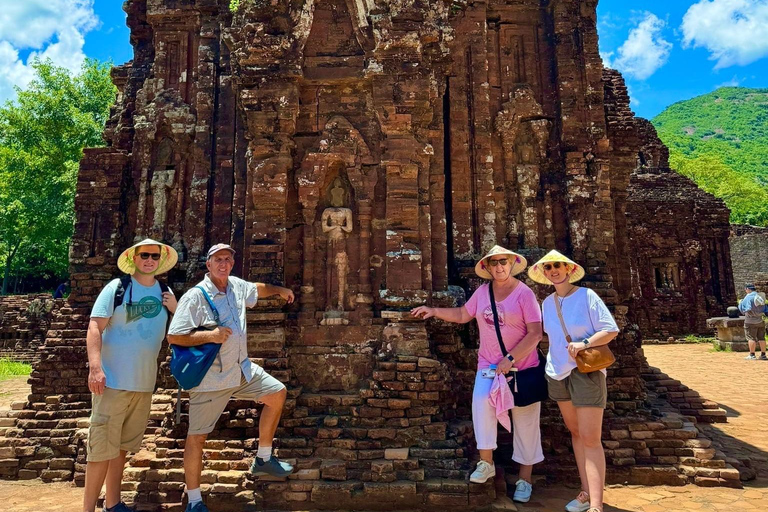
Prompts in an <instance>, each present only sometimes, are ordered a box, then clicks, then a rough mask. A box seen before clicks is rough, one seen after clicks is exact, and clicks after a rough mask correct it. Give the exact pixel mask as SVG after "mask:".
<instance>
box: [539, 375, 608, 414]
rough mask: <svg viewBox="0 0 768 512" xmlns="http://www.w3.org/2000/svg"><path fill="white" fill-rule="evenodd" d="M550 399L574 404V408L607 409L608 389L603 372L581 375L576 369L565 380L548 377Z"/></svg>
mask: <svg viewBox="0 0 768 512" xmlns="http://www.w3.org/2000/svg"><path fill="white" fill-rule="evenodd" d="M547 389H548V391H549V398H551V399H552V400H554V401H555V402H568V401H570V402H573V406H574V407H601V408H603V409H605V404H606V402H607V400H608V387H607V386H606V383H605V374H604V373H603V372H602V371H597V372H590V373H581V372H580V371H579V370H578V369H576V368H574V369H573V371H572V372H571V374H570V375H568V376H567V377H566V378H564V379H563V380H555V379H553V378H551V377H550V376H549V375H547Z"/></svg>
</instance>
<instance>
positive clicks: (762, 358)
mask: <svg viewBox="0 0 768 512" xmlns="http://www.w3.org/2000/svg"><path fill="white" fill-rule="evenodd" d="M760 360H761V361H768V357H766V355H765V352H763V353H762V354H760Z"/></svg>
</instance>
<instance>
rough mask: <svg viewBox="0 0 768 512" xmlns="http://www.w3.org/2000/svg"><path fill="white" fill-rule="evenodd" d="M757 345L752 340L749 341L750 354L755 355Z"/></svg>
mask: <svg viewBox="0 0 768 512" xmlns="http://www.w3.org/2000/svg"><path fill="white" fill-rule="evenodd" d="M756 344H757V343H756V342H754V341H752V340H747V345H749V353H750V354H754V353H755V345H756Z"/></svg>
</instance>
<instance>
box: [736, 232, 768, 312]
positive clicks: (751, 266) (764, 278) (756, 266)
mask: <svg viewBox="0 0 768 512" xmlns="http://www.w3.org/2000/svg"><path fill="white" fill-rule="evenodd" d="M730 245H731V261H732V263H733V281H734V283H735V286H736V294H737V296H738V298H739V299H741V298H743V297H744V285H745V284H746V283H753V284H755V285H758V284H760V285H762V286H763V287H764V288H763V289H762V291H766V289H765V288H766V287H768V286H767V285H768V257H766V255H768V228H761V227H757V226H746V225H739V224H734V225H732V226H731V237H730Z"/></svg>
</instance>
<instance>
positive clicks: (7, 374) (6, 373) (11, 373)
mask: <svg viewBox="0 0 768 512" xmlns="http://www.w3.org/2000/svg"><path fill="white" fill-rule="evenodd" d="M30 373H32V365H30V364H27V363H17V362H15V361H11V360H10V359H0V380H3V379H9V378H11V377H20V376H24V375H29V374H30Z"/></svg>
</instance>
